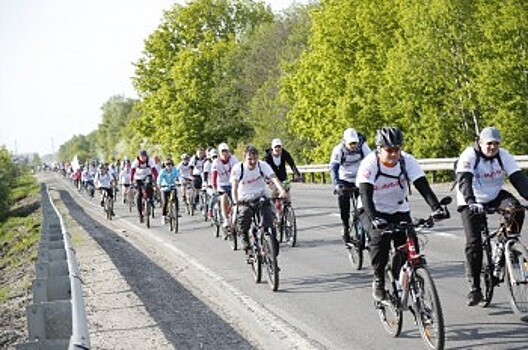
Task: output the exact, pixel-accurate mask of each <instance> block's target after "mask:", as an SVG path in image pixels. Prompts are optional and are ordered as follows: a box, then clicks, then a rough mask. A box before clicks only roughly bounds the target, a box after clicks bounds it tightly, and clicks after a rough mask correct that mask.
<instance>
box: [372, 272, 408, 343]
mask: <svg viewBox="0 0 528 350" xmlns="http://www.w3.org/2000/svg"><path fill="white" fill-rule="evenodd" d="M390 270H391V267H387V268H386V269H385V289H386V290H385V294H386V295H387V298H386V299H385V300H383V301H380V302H376V309H377V310H378V316H379V319H380V321H381V324H382V325H383V328H385V331H387V333H389V335H390V336H391V337H397V336H399V335H400V333H401V329H402V325H403V312H402V310H401V309H400V307H399V305H400V297H399V295H398V290H397V288H396V284H395V282H394V279H393V277H392V273H391V272H390Z"/></svg>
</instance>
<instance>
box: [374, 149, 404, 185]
mask: <svg viewBox="0 0 528 350" xmlns="http://www.w3.org/2000/svg"><path fill="white" fill-rule="evenodd" d="M398 162H399V163H400V170H401V172H400V174H399V175H390V174H387V173H384V172H382V171H381V164H380V158H379V152H378V151H376V163H377V165H378V172H377V173H376V176H375V177H374V181H376V180H377V179H378V178H379V177H380V176H385V177H388V178H391V179H397V180H398V184H399V185H400V187H401V188H402V189H403V185H402V183H401V177H402V175H403V176H404V177H405V180H406V181H407V187H408V189H409V194H412V191H411V181H410V180H409V174H408V173H407V168H406V167H405V159H404V157H403V155H400V160H399V161H398Z"/></svg>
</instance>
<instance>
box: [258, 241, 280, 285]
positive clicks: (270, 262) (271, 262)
mask: <svg viewBox="0 0 528 350" xmlns="http://www.w3.org/2000/svg"><path fill="white" fill-rule="evenodd" d="M274 240H275V242H273V241H274ZM261 242H262V248H263V250H264V264H265V265H266V272H267V276H268V284H269V286H270V288H271V290H272V291H274V292H275V291H277V289H279V264H278V259H277V253H278V252H277V248H278V245H279V242H277V241H276V238H273V235H271V234H270V235H267V234H263V235H262V236H261Z"/></svg>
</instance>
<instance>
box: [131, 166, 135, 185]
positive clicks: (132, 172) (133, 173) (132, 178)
mask: <svg viewBox="0 0 528 350" xmlns="http://www.w3.org/2000/svg"><path fill="white" fill-rule="evenodd" d="M135 174H136V168H132V170H131V172H130V182H132V183H133V182H134V175H135Z"/></svg>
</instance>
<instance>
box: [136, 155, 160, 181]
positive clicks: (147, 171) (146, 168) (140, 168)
mask: <svg viewBox="0 0 528 350" xmlns="http://www.w3.org/2000/svg"><path fill="white" fill-rule="evenodd" d="M155 166H156V163H154V160H153V159H152V158H150V157H149V158H148V164H146V163H140V162H139V160H138V159H137V158H136V160H134V161H133V162H132V167H131V169H136V170H135V173H134V181H136V180H144V179H145V178H146V177H147V176H149V175H152V168H154V167H155Z"/></svg>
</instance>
